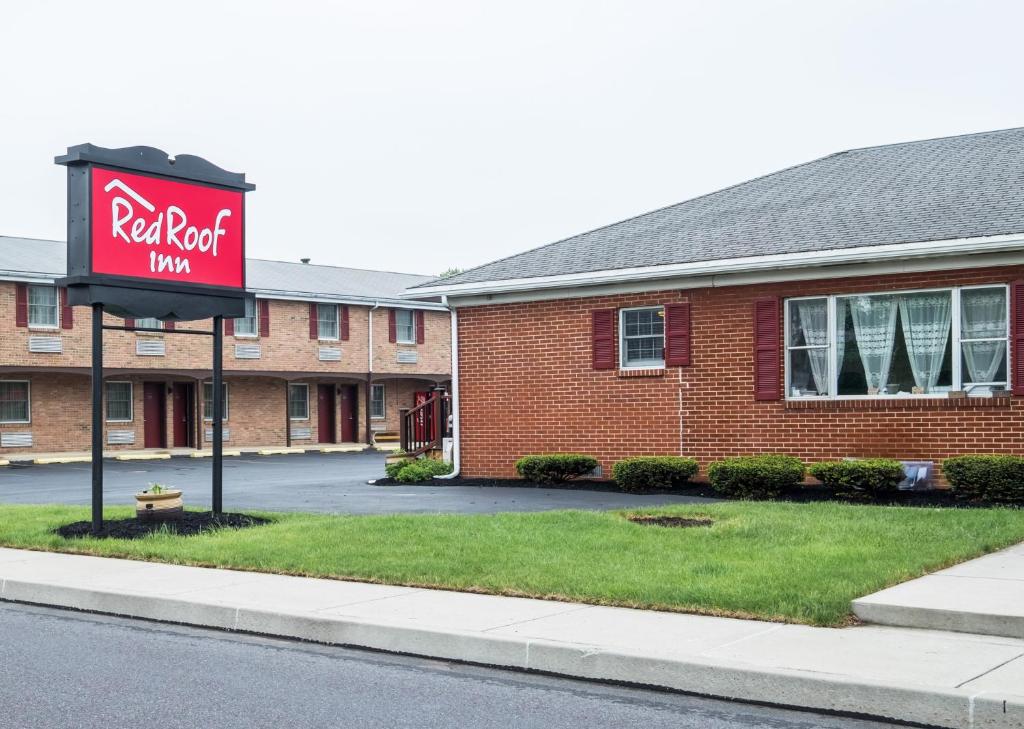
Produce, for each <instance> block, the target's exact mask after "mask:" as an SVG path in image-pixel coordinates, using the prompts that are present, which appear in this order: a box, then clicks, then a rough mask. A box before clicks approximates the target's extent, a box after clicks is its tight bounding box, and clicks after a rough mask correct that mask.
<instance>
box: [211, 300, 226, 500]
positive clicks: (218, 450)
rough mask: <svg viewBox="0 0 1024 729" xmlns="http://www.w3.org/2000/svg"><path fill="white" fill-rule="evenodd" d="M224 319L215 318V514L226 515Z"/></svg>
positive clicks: (221, 317)
mask: <svg viewBox="0 0 1024 729" xmlns="http://www.w3.org/2000/svg"><path fill="white" fill-rule="evenodd" d="M223 350H224V317H223V316H215V317H213V514H214V516H220V515H221V514H222V513H224V488H223V486H224V484H223V476H224V442H223V440H222V438H221V436H222V435H223V430H222V426H223V423H224V392H223V389H224V382H223V380H224V376H223V375H224V373H223V368H224V366H223V361H224V357H223V354H222V353H223Z"/></svg>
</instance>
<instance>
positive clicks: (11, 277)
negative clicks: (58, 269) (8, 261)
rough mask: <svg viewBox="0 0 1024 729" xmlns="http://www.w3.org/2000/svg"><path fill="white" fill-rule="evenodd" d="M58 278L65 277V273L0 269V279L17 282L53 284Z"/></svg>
mask: <svg viewBox="0 0 1024 729" xmlns="http://www.w3.org/2000/svg"><path fill="white" fill-rule="evenodd" d="M58 278H64V274H63V273H36V272H35V271H0V281H13V282H15V283H44V284H52V283H53V282H54V281H56V280H57V279H58Z"/></svg>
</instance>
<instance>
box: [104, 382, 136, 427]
mask: <svg viewBox="0 0 1024 729" xmlns="http://www.w3.org/2000/svg"><path fill="white" fill-rule="evenodd" d="M106 399H107V422H108V423H128V422H131V420H132V383H130V382H108V383H107V398H106Z"/></svg>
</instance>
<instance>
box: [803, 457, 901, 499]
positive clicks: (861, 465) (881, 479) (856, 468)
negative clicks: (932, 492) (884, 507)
mask: <svg viewBox="0 0 1024 729" xmlns="http://www.w3.org/2000/svg"><path fill="white" fill-rule="evenodd" d="M808 470H809V471H810V472H811V475H812V476H814V477H815V478H816V479H818V480H819V481H821V482H822V483H823V484H824V485H825V486H826V487H828V488H830V489H833V490H835V492H836V493H837V494H842V495H843V496H848V497H851V498H877V497H879V496H884V495H886V494H892V493H895V492H896V491H898V490H899V485H900V481H902V480H903V478H904V473H903V464H902V463H900V462H899V461H897V460H894V459H892V458H865V459H863V460H857V461H824V462H822V463H814V464H812V465H811V467H810V469H808Z"/></svg>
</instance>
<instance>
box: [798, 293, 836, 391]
mask: <svg viewBox="0 0 1024 729" xmlns="http://www.w3.org/2000/svg"><path fill="white" fill-rule="evenodd" d="M793 305H794V306H796V311H797V315H798V316H799V318H800V329H801V331H802V332H803V334H804V343H805V344H807V345H809V346H812V347H821V349H808V350H807V357H808V359H809V360H810V363H811V376H812V377H813V378H814V387H815V388H816V389H817V391H818V393H819V394H821V395H824V394H826V393H827V392H828V300H827V299H805V300H802V301H794V302H793Z"/></svg>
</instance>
